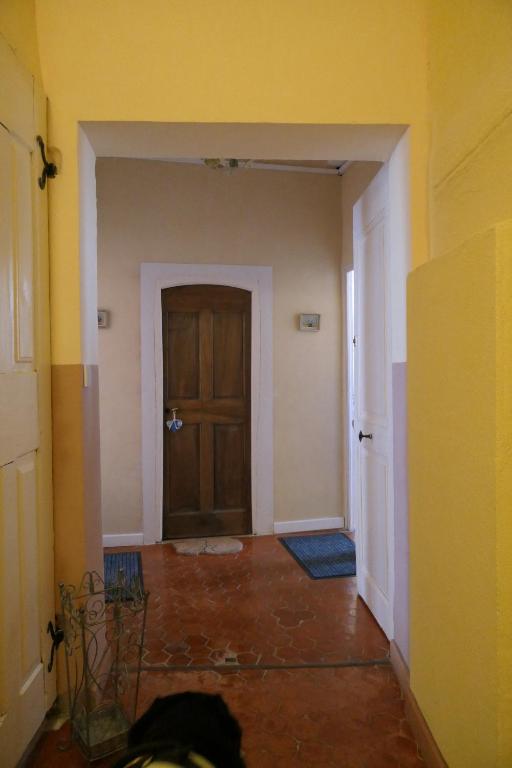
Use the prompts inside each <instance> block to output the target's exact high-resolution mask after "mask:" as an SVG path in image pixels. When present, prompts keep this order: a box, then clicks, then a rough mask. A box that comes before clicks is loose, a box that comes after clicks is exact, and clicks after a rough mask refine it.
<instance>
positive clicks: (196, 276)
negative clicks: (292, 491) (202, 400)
mask: <svg viewBox="0 0 512 768" xmlns="http://www.w3.org/2000/svg"><path fill="white" fill-rule="evenodd" d="M140 280H141V306H140V311H141V391H142V503H143V528H144V544H154V543H155V542H157V541H161V540H162V498H163V437H162V424H163V418H164V416H163V355H162V304H161V292H162V290H163V289H164V288H172V287H175V286H178V285H201V284H208V285H228V286H231V287H233V288H243V289H245V290H246V291H251V294H252V324H251V484H252V525H253V533H255V534H265V533H267V534H268V533H273V530H274V508H273V507H274V502H273V493H274V480H273V471H274V465H273V381H272V267H242V266H228V265H224V264H223V265H214V264H169V263H149V262H147V263H144V264H141V270H140Z"/></svg>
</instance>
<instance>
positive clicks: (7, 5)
mask: <svg viewBox="0 0 512 768" xmlns="http://www.w3.org/2000/svg"><path fill="white" fill-rule="evenodd" d="M0 34H2V35H3V36H4V37H5V39H6V40H7V42H8V43H9V45H10V46H11V48H12V49H13V50H14V52H15V54H16V56H17V58H18V59H19V60H20V61H21V63H22V64H23V66H24V67H25V69H27V70H28V71H29V72H30V73H31V74H32V75H34V77H36V78H37V79H38V80H40V79H41V66H40V63H39V50H38V46H37V30H36V3H35V0H2V2H0Z"/></svg>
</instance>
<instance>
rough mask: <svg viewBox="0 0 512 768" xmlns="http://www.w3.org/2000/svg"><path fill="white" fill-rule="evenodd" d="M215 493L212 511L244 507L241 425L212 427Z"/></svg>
mask: <svg viewBox="0 0 512 768" xmlns="http://www.w3.org/2000/svg"><path fill="white" fill-rule="evenodd" d="M214 435H215V438H214V455H215V459H214V461H215V491H214V494H215V496H214V504H215V507H216V509H236V508H239V509H241V508H242V507H243V506H244V503H245V499H244V490H245V485H244V467H245V460H244V447H245V442H246V441H245V435H244V425H243V424H215V427H214Z"/></svg>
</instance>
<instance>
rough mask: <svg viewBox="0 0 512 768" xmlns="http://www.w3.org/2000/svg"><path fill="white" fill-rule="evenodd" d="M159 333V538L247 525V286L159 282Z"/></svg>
mask: <svg viewBox="0 0 512 768" xmlns="http://www.w3.org/2000/svg"><path fill="white" fill-rule="evenodd" d="M162 341H163V372H164V382H163V384H164V386H163V392H164V398H163V419H162V422H163V431H164V467H163V538H164V539H170V538H179V537H194V536H219V535H237V534H238V535H240V534H245V533H251V532H252V519H251V293H250V292H249V291H245V290H242V289H240V288H231V287H228V286H219V285H185V286H179V287H176V288H166V289H165V290H163V291H162ZM173 408H175V409H177V417H178V418H180V419H182V421H183V426H182V428H181V429H179V430H178V431H176V432H173V431H170V430H169V429H168V426H167V423H166V422H167V421H168V420H169V419H170V418H171V416H172V409H173Z"/></svg>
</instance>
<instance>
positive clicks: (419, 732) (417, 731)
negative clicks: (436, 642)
mask: <svg viewBox="0 0 512 768" xmlns="http://www.w3.org/2000/svg"><path fill="white" fill-rule="evenodd" d="M389 655H390V661H391V666H392V667H393V671H394V673H395V675H396V676H397V678H398V682H399V684H400V688H401V689H402V693H403V697H404V704H405V715H406V717H407V720H408V722H409V725H410V726H411V730H412V732H413V735H414V738H415V739H416V741H417V743H418V746H419V748H420V750H421V754H422V757H423V759H424V761H425V764H426V766H427V768H448V763H447V762H446V760H445V759H444V757H443V756H442V754H441V751H440V749H439V747H438V746H437V744H436V741H435V739H434V737H433V736H432V731H431V730H430V728H429V727H428V724H427V721H426V720H425V718H424V716H423V712H422V711H421V709H420V708H419V705H418V702H417V701H416V698H415V696H414V693H413V692H412V691H411V687H410V684H409V667H408V666H407V664H406V662H405V659H404V657H403V656H402V654H401V653H400V649H399V647H398V646H397V644H396V643H395V641H394V640H392V641H391V643H390V649H389Z"/></svg>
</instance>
